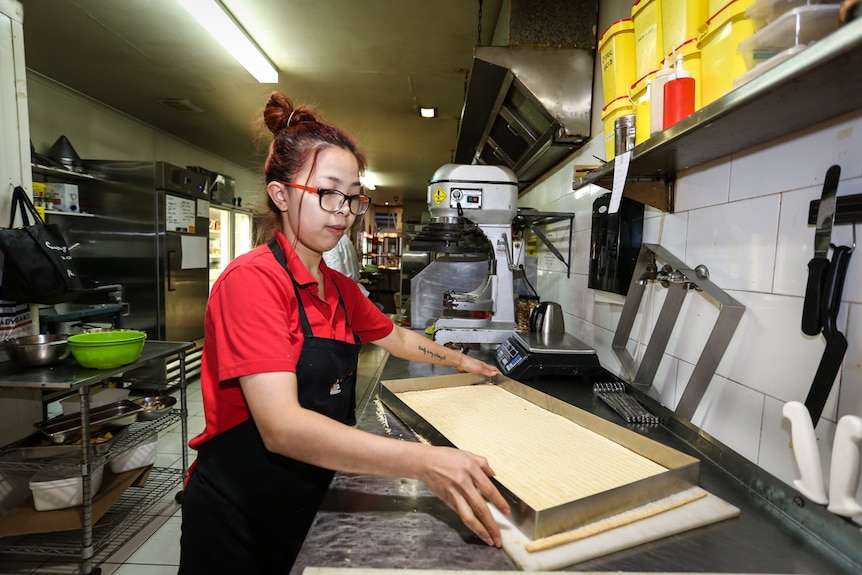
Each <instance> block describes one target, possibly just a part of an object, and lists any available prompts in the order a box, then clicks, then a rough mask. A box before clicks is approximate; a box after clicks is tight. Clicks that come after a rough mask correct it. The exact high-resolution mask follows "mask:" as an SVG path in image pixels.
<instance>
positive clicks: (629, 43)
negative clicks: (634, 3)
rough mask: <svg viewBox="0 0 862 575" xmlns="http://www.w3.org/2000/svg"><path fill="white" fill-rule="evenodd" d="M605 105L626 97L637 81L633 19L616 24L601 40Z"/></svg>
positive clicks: (611, 26)
mask: <svg viewBox="0 0 862 575" xmlns="http://www.w3.org/2000/svg"><path fill="white" fill-rule="evenodd" d="M599 54H601V58H602V89H603V90H604V96H605V99H604V103H603V105H607V104H610V103H611V102H612V101H613V100H615V99H616V98H619V97H620V96H624V95H626V90H627V89H628V87H629V86H631V85H632V83H633V82H634V81H635V26H634V23H633V22H632V21H631V18H626V19H624V20H620V21H618V22H614V23H613V24H611V25H610V26H608V29H607V30H605V32H604V33H603V34H602V36H601V37H600V38H599Z"/></svg>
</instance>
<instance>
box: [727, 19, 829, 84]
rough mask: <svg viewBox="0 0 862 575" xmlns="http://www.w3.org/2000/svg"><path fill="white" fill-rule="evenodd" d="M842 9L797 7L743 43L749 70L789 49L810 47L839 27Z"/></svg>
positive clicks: (741, 43) (742, 48)
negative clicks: (799, 46)
mask: <svg viewBox="0 0 862 575" xmlns="http://www.w3.org/2000/svg"><path fill="white" fill-rule="evenodd" d="M839 10H840V6H838V5H837V4H818V5H814V6H800V7H799V8H794V9H793V10H789V11H787V12H785V13H784V14H782V15H781V16H779V17H778V18H777V19H776V20H774V21H773V22H770V23H769V24H767V25H766V26H765V27H763V28H762V29H760V30H758V31H757V32H755V33H754V34H753V35H752V36H750V37H748V38H746V39H745V40H743V41H742V42H740V43H739V47H738V48H737V49H738V50H739V53H740V54H742V57H743V58H744V59H745V62H746V64H747V65H748V67H749V69H751V68H754V67H755V66H757V65H758V64H761V63H763V62H765V61H767V60H769V59H770V58H772V57H773V56H776V55H778V54H780V53H781V52H784V51H785V50H787V49H788V48H792V47H794V46H798V45H803V46H807V45H809V44H812V43H814V42H816V41H817V40H820V39H821V38H823V37H824V36H826V35H828V34H830V33H832V32H834V31H835V30H837V29H838V27H839V26H841V21H840V20H839V19H838V12H839Z"/></svg>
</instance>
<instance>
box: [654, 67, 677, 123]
mask: <svg viewBox="0 0 862 575" xmlns="http://www.w3.org/2000/svg"><path fill="white" fill-rule="evenodd" d="M664 61H665V67H664V68H661V69H660V70H659V71H658V72H656V73H655V80H653V82H652V89H651V90H650V107H649V112H650V113H649V128H650V129H649V134H650V136H654V135H655V134H658V133H659V132H661V131H662V130H664V85H665V84H667V83H668V82H669V81H670V80H673V77H674V76H673V69H672V68H671V67H670V66H669V62H670V58H665V60H664Z"/></svg>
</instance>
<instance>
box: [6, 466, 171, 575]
mask: <svg viewBox="0 0 862 575" xmlns="http://www.w3.org/2000/svg"><path fill="white" fill-rule="evenodd" d="M182 478H183V475H182V470H181V469H168V468H161V467H153V468H152V469H151V470H150V473H149V477H148V478H147V482H146V484H145V485H144V486H143V487H129V488H128V489H126V490H125V491H124V492H123V494H122V495H121V496H120V498H119V499H118V500H117V501H116V502H115V503H114V504H113V505H112V506H111V508H110V509H109V510H108V511H107V512H106V513H105V515H103V516H102V518H101V519H99V521H98V522H97V523H96V525H95V526H94V527H93V549H94V552H95V553H96V554H99V553H100V552H101V551H104V550H106V549H107V547H108V545H109V544H111V543H112V542H114V541H117V542H119V543H123V542H125V541H128V540H129V539H131V538H132V537H134V535H135V534H137V533H138V532H139V531H141V529H143V528H144V527H146V526H147V524H149V523H150V522H151V521H152V520H153V519H154V518H155V517H156V516H157V515H159V513H158V511H159V510H160V509H159V508H156V507H155V506H156V505H157V504H158V503H165V504H166V505H165V506H167V504H168V503H172V502H173V500H171V501H165V497H166V496H167V495H168V494H169V493H170V492H171V491H172V490H173V489H175V488H177V487H179V486H180V485H181V483H182ZM0 553H10V554H17V555H20V554H24V555H54V556H62V557H75V558H78V559H80V557H81V531H80V530H73V531H57V532H53V533H35V534H32V535H19V536H12V537H2V538H0ZM105 558H106V557H98V556H97V557H96V558H95V559H96V561H102V560H104V559H105Z"/></svg>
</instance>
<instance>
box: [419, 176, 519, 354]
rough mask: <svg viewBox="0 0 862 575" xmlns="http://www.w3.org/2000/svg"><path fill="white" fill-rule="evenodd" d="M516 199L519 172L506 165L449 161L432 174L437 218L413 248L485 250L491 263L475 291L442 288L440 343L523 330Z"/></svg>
mask: <svg viewBox="0 0 862 575" xmlns="http://www.w3.org/2000/svg"><path fill="white" fill-rule="evenodd" d="M517 202H518V180H517V177H516V176H515V174H514V172H512V171H511V170H509V169H508V168H505V167H501V166H484V165H460V164H446V165H444V166H442V167H441V168H439V169H438V170H437V171H436V172H435V173H434V175H433V177H432V178H431V181H430V183H429V184H428V208H429V210H430V212H431V216H432V220H431V222H430V223H429V224H428V225H427V226H426V227H425V228H424V229H423V230H422V231H420V232H419V233H418V234H417V235H416V237H415V238H414V239H413V240H412V241H411V242H410V249H411V250H414V251H432V252H442V253H461V254H464V253H469V254H486V255H488V267H489V269H488V276H487V278H486V279H485V281H484V282H483V283H482V284H481V285H479V286H478V287H477V288H475V289H474V290H472V291H469V292H466V293H458V292H455V291H451V290H450V291H445V292H444V293H443V316H442V317H440V318H438V319H437V321H436V324H435V330H434V333H433V338H434V340H435V341H437V342H438V343H442V344H446V343H497V344H498V343H501V342H503V341H505V340H506V339H507V338H508V337H509V336H511V335H512V332H513V331H515V330H517V329H518V326H517V324H516V321H515V300H514V289H513V286H514V276H513V269H514V264H513V257H512V247H513V243H512V221H513V220H514V219H515V216H516V215H517V212H518V207H517ZM491 254H493V257H491ZM431 265H433V263H432V264H431Z"/></svg>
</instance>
